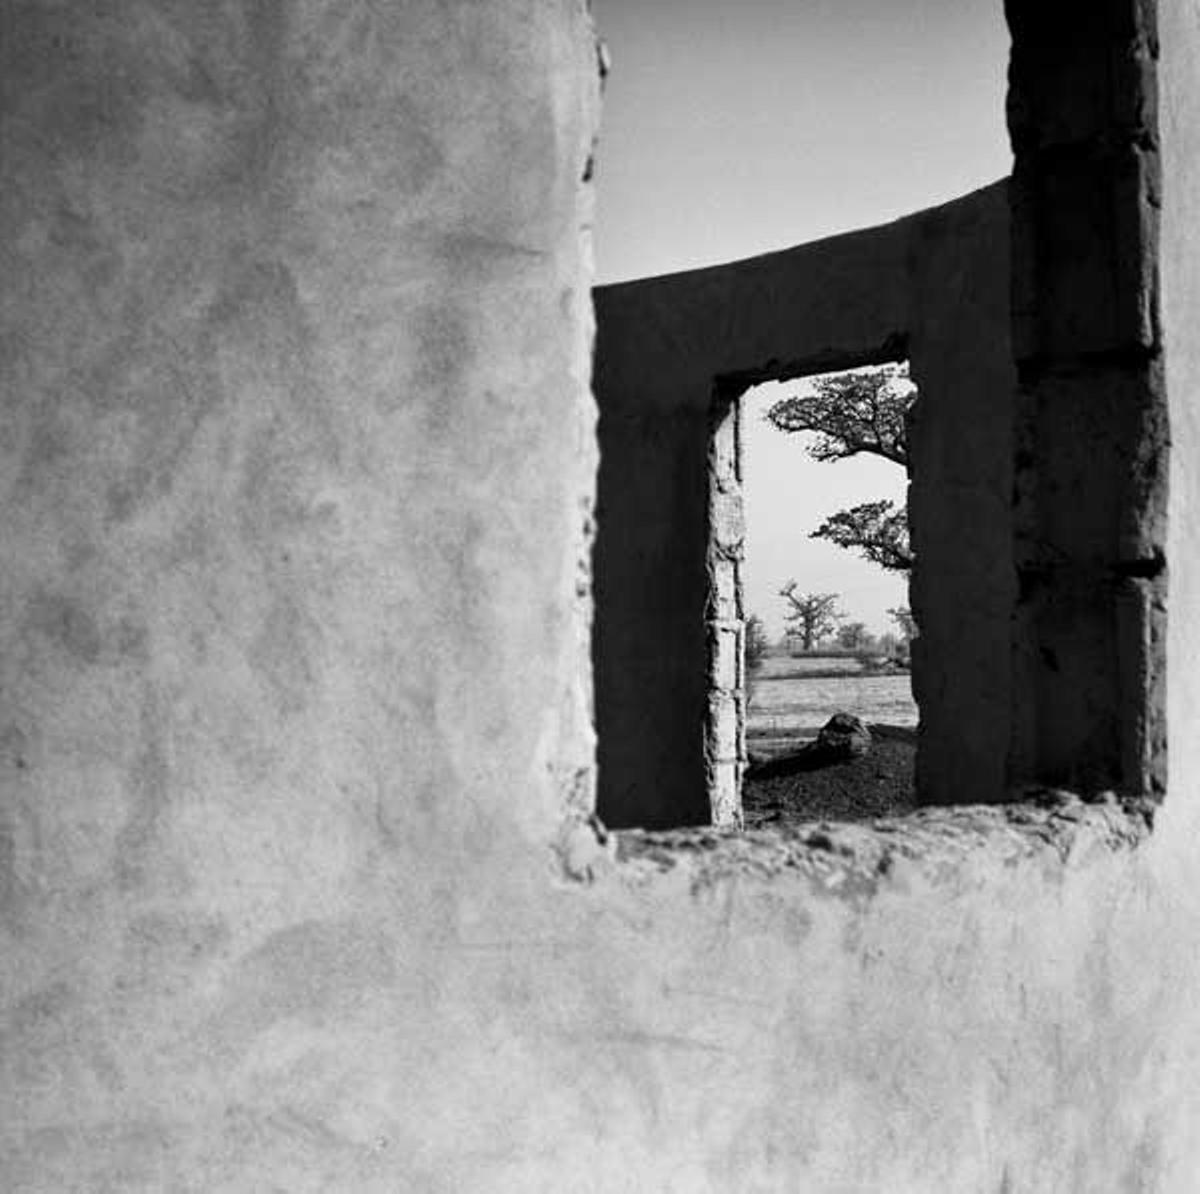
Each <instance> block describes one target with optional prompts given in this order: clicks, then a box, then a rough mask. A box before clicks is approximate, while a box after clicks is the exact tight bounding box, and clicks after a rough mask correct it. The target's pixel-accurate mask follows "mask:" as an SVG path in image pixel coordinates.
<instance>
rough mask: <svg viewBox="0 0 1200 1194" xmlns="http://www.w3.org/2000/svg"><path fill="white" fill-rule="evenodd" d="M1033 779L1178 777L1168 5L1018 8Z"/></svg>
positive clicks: (1018, 743)
mask: <svg viewBox="0 0 1200 1194" xmlns="http://www.w3.org/2000/svg"><path fill="white" fill-rule="evenodd" d="M1008 19H1009V25H1010V27H1011V30H1012V34H1013V56H1012V68H1011V71H1010V96H1009V108H1008V110H1009V128H1010V132H1011V135H1012V140H1013V148H1014V153H1015V164H1014V172H1013V192H1012V200H1013V245H1014V252H1013V313H1014V325H1013V326H1014V349H1015V357H1016V361H1017V365H1018V369H1019V372H1020V383H1021V384H1020V389H1019V394H1018V400H1017V404H1016V412H1017V413H1016V422H1017V457H1016V461H1017V469H1016V482H1017V495H1018V502H1017V507H1016V535H1017V541H1016V548H1017V561H1018V568H1019V575H1020V600H1019V603H1018V607H1017V625H1018V634H1017V640H1016V660H1015V667H1016V669H1017V675H1018V688H1017V691H1019V693H1020V701H1019V706H1018V708H1017V709H1016V716H1015V720H1014V727H1015V735H1014V742H1013V755H1012V767H1013V773H1014V777H1015V778H1017V779H1023V780H1036V781H1038V782H1042V783H1054V784H1059V785H1063V786H1069V787H1075V788H1082V789H1090V790H1093V791H1095V790H1100V789H1108V788H1116V789H1118V790H1121V791H1123V792H1126V793H1130V794H1142V793H1148V794H1161V792H1162V790H1163V788H1164V785H1165V765H1166V758H1165V755H1166V747H1165V728H1164V711H1163V710H1164V694H1165V659H1164V650H1165V616H1166V615H1165V610H1166V571H1165V550H1164V542H1165V533H1166V532H1165V513H1166V500H1167V485H1166V481H1167V443H1168V434H1167V413H1166V395H1165V387H1164V381H1163V372H1162V343H1161V333H1160V324H1159V296H1158V270H1157V266H1156V262H1157V259H1158V212H1159V206H1160V201H1161V200H1160V196H1161V173H1160V162H1159V143H1158V127H1157V125H1158V121H1157V92H1156V84H1155V72H1156V61H1157V56H1158V38H1157V30H1156V27H1155V6H1154V5H1152V4H1149V3H1143V2H1138V0H1108V2H1106V3H1103V4H1097V5H1087V6H1084V5H1081V4H1079V3H1068V4H1063V5H1055V6H1048V5H1043V4H1041V3H1037V2H1017V0H1013V2H1011V3H1009V5H1008Z"/></svg>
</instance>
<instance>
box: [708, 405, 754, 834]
mask: <svg viewBox="0 0 1200 1194" xmlns="http://www.w3.org/2000/svg"><path fill="white" fill-rule="evenodd" d="M741 418H742V404H741V399H740V397H738V398H733V399H732V400H730V399H729V398H728V396H721V395H718V399H717V403H716V406H715V408H714V416H713V431H712V442H711V447H710V449H709V458H708V464H709V544H708V601H707V602H706V605H705V614H704V616H705V621H706V623H707V631H708V661H709V662H708V666H709V695H708V721H707V725H706V727H705V735H704V768H705V774H706V778H707V782H708V791H709V796H710V800H711V803H712V820H713V824H714V825H740V824H741V821H742V794H741V778H742V772H743V770H744V769H745V763H746V728H745V725H746V685H745V680H744V672H745V663H744V659H745V653H744V649H743V643H744V638H745V632H746V623H745V611H744V608H743V600H742V576H741V570H742V558H743V551H744V544H745V517H744V514H743V509H742V450H741V441H742V429H741Z"/></svg>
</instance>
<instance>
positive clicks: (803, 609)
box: [779, 580, 846, 651]
mask: <svg viewBox="0 0 1200 1194" xmlns="http://www.w3.org/2000/svg"><path fill="white" fill-rule="evenodd" d="M779 595H780V596H781V597H785V598H787V601H788V604H789V605H790V606H791V609H790V610H789V611H788V613H787V614H786V615H785V620H786V622H787V625H788V630H789V632H790V633H792V634H797V635H799V636H800V642H801V644H802V645H803V648H804V650H805V651H811V650H812V649H813V647H815V646H816V645H817V643H819V642H820V641H821V639H823V638H827V637H828V636H829V635H830V634H832V633H833V631H834V628H835V627H836V626H837V624H838V623H839V622H840V621H842V619H843V618H845V616H846V615H845V614H843V613H842V612H841V611H840V610H839V609H838V608H837V601H838V594H837V593H797V592H796V582H795V581H794V580H789V581H788V582H787V584H786V585H784V586H783V588H782V589H780V590H779Z"/></svg>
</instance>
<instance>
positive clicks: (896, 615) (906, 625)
mask: <svg viewBox="0 0 1200 1194" xmlns="http://www.w3.org/2000/svg"><path fill="white" fill-rule="evenodd" d="M888 617H889V618H891V619H892V621H893V622H895V623H896V626H897V628H898V629H899V631H900V634H901V635H902V636H903V638H904V642H905V645H907V644H909V643H911V642H912V641H913V639H914V638H916V637H917V620H916V618H914V617H913V615H912V610H911V609H909V608H908V606H907V605H898V606H896V608H895V609H889V610H888Z"/></svg>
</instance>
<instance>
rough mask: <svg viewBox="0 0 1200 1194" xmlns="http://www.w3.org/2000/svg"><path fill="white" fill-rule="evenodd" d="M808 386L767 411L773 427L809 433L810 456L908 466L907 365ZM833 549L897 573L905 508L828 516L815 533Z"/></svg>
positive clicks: (864, 507)
mask: <svg viewBox="0 0 1200 1194" xmlns="http://www.w3.org/2000/svg"><path fill="white" fill-rule="evenodd" d="M811 386H812V392H811V393H809V394H799V395H794V396H792V397H790V398H781V399H780V400H779V401H778V402H775V403H773V404H772V405H771V406H770V407H769V408H768V410H767V414H766V418H767V421H768V422H769V423H771V424H772V426H774V427H776V428H778V429H779V430H780V431H784V432H788V433H797V432H810V433H814V434H815V439H814V440H813V441H812V442H811V443H810V444H808V445H807V447H806V451H807V452H808V454H809V455H810V456H811V457H812V458H813V459H814V460H820V461H832V460H846V459H848V458H849V457H851V456H858V455H869V456H878V457H880V458H881V459H883V460H888V461H891V462H892V463H893V464H898V465H900V466H901V467H902V468H904V469H906V470H907V468H908V464H909V456H908V419H909V412H910V410H911V408H912V404H913V402H914V401H915V399H916V395H915V392H914V391H913V389H912V387H911V385H909V384H908V366H907V365H885V366H882V367H881V368H878V369H863V370H860V371H858V372H855V373H833V374H829V375H828V376H826V377H817V378H814V379H813V380H812V383H811ZM809 537H810V538H812V539H827V540H829V542H831V543H834V544H836V545H837V546H838V547H844V548H846V549H848V550H854V551H858V552H859V553H860V554H861V555H863V556H864V557H865V558H866V559H868V560H870V561H871V562H872V563H875V564H879V565H880V566H881V567H883V568H887V569H889V570H891V571H895V572H905V571H908V570H909V569H911V568H912V563H913V557H912V547H911V544H910V541H909V535H908V510H907V508H906V507H905V506H900V505H897V504H896V503H895V502H892V501H888V500H880V501H875V502H865V503H863V504H861V505H858V506H853V507H851V508H850V509H849V510H839V511H838V512H837V513H836V514H831V515H830V516H829V517H828V518H826V519H825V521H824V522H823V523H822V524H821V525H820V526H819V527H818V528H817V529H816V530H815V531H813V532H811V534H810V536H809Z"/></svg>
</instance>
